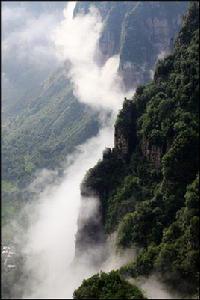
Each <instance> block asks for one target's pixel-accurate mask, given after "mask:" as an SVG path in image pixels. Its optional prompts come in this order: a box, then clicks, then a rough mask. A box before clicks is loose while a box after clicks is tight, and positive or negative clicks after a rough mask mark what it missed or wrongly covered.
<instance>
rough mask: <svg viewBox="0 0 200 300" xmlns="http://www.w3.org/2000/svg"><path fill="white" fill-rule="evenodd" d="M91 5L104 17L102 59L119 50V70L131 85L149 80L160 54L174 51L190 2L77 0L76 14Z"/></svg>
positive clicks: (129, 86)
mask: <svg viewBox="0 0 200 300" xmlns="http://www.w3.org/2000/svg"><path fill="white" fill-rule="evenodd" d="M91 6H95V7H96V8H98V10H99V12H100V14H101V16H102V20H103V21H104V30H103V32H102V35H101V38H100V41H99V48H100V50H101V54H102V57H101V62H102V63H103V62H104V61H105V60H107V59H108V58H109V57H111V56H113V55H116V54H119V55H120V65H119V73H120V74H121V75H122V77H123V79H124V84H125V88H127V89H128V88H135V87H136V86H138V85H139V84H143V83H145V82H147V81H149V80H150V79H151V78H152V76H153V72H154V66H155V63H156V61H157V60H158V58H162V57H164V55H167V54H168V53H170V51H171V50H172V44H173V39H174V37H175V35H176V34H177V33H178V31H179V28H180V25H181V17H182V15H183V14H184V13H185V11H186V9H187V6H188V2H183V1H179V2H178V1H177V2H166V1H165V2H153V1H151V2H150V1H149V2H142V1H123V2H120V1H119V2H110V1H105V2H101V1H100V2H92V1H86V2H78V3H77V5H76V8H75V12H74V14H75V15H76V14H78V13H88V12H89V8H90V7H91Z"/></svg>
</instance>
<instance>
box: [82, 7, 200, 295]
mask: <svg viewBox="0 0 200 300" xmlns="http://www.w3.org/2000/svg"><path fill="white" fill-rule="evenodd" d="M198 53H199V4H198V3H197V2H192V3H191V4H190V8H189V10H188V12H187V14H186V16H185V17H184V20H183V25H182V29H181V30H180V33H179V35H178V37H177V40H176V42H175V45H174V49H173V52H172V53H171V54H170V55H169V56H168V57H167V58H165V59H164V60H160V61H159V62H158V64H157V66H156V70H155V75H154V80H153V81H152V82H150V83H149V84H147V85H144V86H139V87H138V88H137V91H136V93H135V95H134V97H133V99H132V100H125V103H124V107H123V109H122V111H121V112H120V113H119V116H118V119H117V121H116V125H115V147H114V149H111V150H110V151H107V155H103V159H102V161H100V162H99V163H98V164H97V165H96V166H95V167H94V168H92V169H90V170H89V171H88V173H87V174H86V177H85V179H84V181H83V187H84V189H87V190H90V191H91V190H92V191H95V193H96V194H97V195H98V196H99V199H100V203H101V207H100V209H101V214H102V226H103V228H104V231H105V233H107V234H108V233H112V232H114V231H116V230H117V245H118V247H120V248H126V247H137V248H138V249H139V255H138V256H137V259H136V261H133V262H131V263H130V264H128V265H126V266H123V267H122V268H121V269H120V274H121V275H123V276H125V277H126V276H131V277H137V276H139V275H149V274H151V273H152V272H156V273H157V274H159V275H161V278H162V280H164V281H165V283H167V284H168V285H169V286H171V287H172V288H174V289H176V290H178V291H181V292H182V293H183V294H186V295H190V296H191V295H193V296H194V295H197V294H198V284H199V271H198V265H199V238H198V236H199V197H198V189H199V170H198V158H199V154H198V152H199V136H198V128H199V121H198V120H199V110H198V99H199V54H198ZM130 116H131V117H130ZM83 238H84V237H83Z"/></svg>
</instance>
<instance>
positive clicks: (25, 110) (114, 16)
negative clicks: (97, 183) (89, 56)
mask: <svg viewBox="0 0 200 300" xmlns="http://www.w3.org/2000/svg"><path fill="white" fill-rule="evenodd" d="M93 5H95V6H96V8H98V9H99V11H100V14H101V16H102V18H103V20H104V22H105V24H104V25H105V26H104V30H103V32H102V35H101V38H100V42H99V46H100V49H101V51H102V53H103V55H102V61H105V59H107V58H108V57H110V56H112V55H115V54H117V53H118V54H120V57H121V59H120V66H119V69H120V72H121V74H122V73H124V71H122V69H123V70H124V66H125V65H130V63H133V64H134V66H135V63H136V61H135V59H136V58H135V57H136V53H135V50H134V51H132V50H133V45H135V43H136V40H137V41H139V40H140V39H141V40H143V38H144V37H143V36H141V37H140V28H143V29H144V30H143V31H144V32H145V36H146V37H147V35H149V36H151V35H152V34H151V31H152V30H154V31H155V30H156V28H157V25H156V22H154V23H155V24H154V25H155V26H154V27H152V26H151V27H148V28H146V24H145V23H141V24H137V26H139V27H137V28H136V32H137V35H136V36H134V34H133V32H132V29H133V26H132V25H130V24H129V19H130V20H132V19H138V17H137V14H139V18H141V19H142V20H143V19H144V18H145V12H146V10H150V12H149V16H151V17H152V18H155V19H156V18H157V19H160V18H164V19H163V22H165V30H164V31H165V34H164V31H162V30H161V29H159V28H160V27H159V28H157V34H155V36H158V35H159V42H157V43H155V49H157V50H155V51H149V53H150V56H152V55H153V56H152V57H153V58H152V57H151V58H150V57H145V56H142V61H140V62H138V63H140V65H141V66H142V65H143V64H149V67H148V68H147V69H145V70H144V69H143V67H142V68H140V69H139V71H138V72H137V76H136V77H137V80H136V78H135V79H133V80H132V79H130V80H131V82H132V87H134V86H135V85H136V84H137V83H138V80H139V82H140V81H141V80H140V79H138V78H143V79H144V77H145V79H144V80H145V81H147V80H148V79H149V77H148V76H146V75H145V74H146V72H149V71H150V68H152V66H153V64H154V63H155V60H156V57H157V54H158V53H159V52H160V50H161V49H165V48H166V47H167V45H168V42H169V40H170V38H171V37H172V36H173V35H174V34H175V33H176V32H177V31H178V28H179V21H177V20H179V19H180V16H181V14H183V12H184V10H185V9H186V6H187V2H178V3H175V4H174V3H170V2H164V3H163V4H162V3H160V4H159V5H160V6H159V7H158V4H156V2H155V3H154V2H149V3H143V2H135V1H130V2H129V1H124V2H108V1H105V2H90V1H89V2H77V4H76V7H75V11H74V16H76V14H78V13H87V12H88V9H89V8H90V7H91V6H93ZM173 5H174V6H173ZM174 7H176V9H174ZM29 8H30V7H29ZM47 8H48V11H49V12H51V13H52V10H53V9H56V8H57V9H58V11H59V9H60V8H62V6H61V7H60V6H58V7H57V6H56V7H51V6H49V7H46V6H45V5H44V6H42V11H44V10H45V9H47ZM154 8H155V9H156V10H155V9H154ZM33 9H34V14H36V15H37V14H38V11H37V9H36V7H35V6H34V5H33ZM168 11H171V14H172V16H171V17H169V13H168V14H167V12H168ZM130 12H134V14H135V15H134V17H132V16H129V15H130ZM157 19H156V20H157ZM159 26H160V25H159ZM131 28H132V29H131ZM138 37H139V39H138ZM146 37H145V38H146ZM135 39H136V40H135ZM154 41H155V39H154V40H152V41H151V43H153V44H154ZM111 45H112V47H111ZM161 45H162V46H161ZM144 47H145V49H149V44H148V43H147V42H146V40H145V41H144ZM128 49H129V50H130V52H131V53H132V54H131V56H127V53H126V51H127V50H128ZM129 50H128V51H129ZM134 68H135V67H134ZM125 69H126V68H125ZM64 73H66V74H67V69H66V68H65V67H60V68H59V69H57V71H55V72H53V73H52V75H51V76H50V77H49V79H47V80H46V82H45V83H44V84H41V87H40V88H39V89H38V88H36V87H33V88H32V89H31V90H32V91H33V93H32V95H31V97H30V94H29V93H28V94H27V96H24V98H23V97H22V99H21V100H20V101H18V102H17V103H15V104H13V105H14V106H12V110H13V111H14V112H15V113H14V114H13V113H12V114H11V115H12V116H11V117H9V118H8V116H7V114H5V113H4V112H3V114H2V119H3V132H2V133H3V139H2V141H3V143H2V155H3V160H2V163H3V166H2V167H3V168H2V175H3V176H2V177H3V180H4V181H5V185H6V186H8V184H12V185H13V184H14V186H18V185H19V186H25V185H26V184H28V183H29V182H30V181H31V180H32V179H33V177H34V173H35V171H37V170H38V169H42V168H47V169H55V168H59V167H60V165H62V161H63V160H65V157H66V155H67V154H69V153H70V152H72V151H73V150H74V147H75V146H76V145H79V144H81V143H83V142H84V141H85V140H86V139H87V138H89V137H91V136H92V135H95V134H96V133H97V131H98V128H99V123H98V120H97V115H96V113H94V112H91V110H90V109H89V108H88V107H86V106H85V105H82V104H80V103H79V102H78V101H77V99H75V97H74V95H73V93H72V87H71V83H70V81H69V80H68V79H67V78H66V77H67V76H65V75H63V74H64ZM128 73H129V71H127V72H125V73H124V74H122V75H123V77H124V79H125V82H126V78H125V77H126V75H125V74H128ZM134 74H136V73H135V71H134ZM21 76H23V78H25V77H27V78H28V75H27V74H26V72H25V71H24V72H22V74H21V75H19V77H20V78H21ZM131 76H133V74H132V75H131ZM16 77H17V74H16ZM131 78H132V77H131ZM143 79H142V81H144V80H143ZM22 81H23V80H22ZM34 91H35V92H34ZM15 102H16V101H15ZM16 111H17V112H16ZM49 153H51V155H50V156H49ZM8 182H9V183H8ZM5 185H4V186H5Z"/></svg>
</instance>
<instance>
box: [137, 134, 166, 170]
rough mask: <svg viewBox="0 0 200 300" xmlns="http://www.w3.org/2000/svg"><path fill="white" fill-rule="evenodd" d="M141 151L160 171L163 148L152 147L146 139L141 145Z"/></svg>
mask: <svg viewBox="0 0 200 300" xmlns="http://www.w3.org/2000/svg"><path fill="white" fill-rule="evenodd" d="M141 149H142V153H143V155H144V157H146V158H147V159H148V160H149V161H151V162H152V163H153V164H154V166H155V168H156V169H159V168H160V164H161V156H162V150H161V148H159V147H157V146H155V145H150V143H149V141H148V140H146V139H145V140H143V141H142V143H141Z"/></svg>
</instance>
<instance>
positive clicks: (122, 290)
mask: <svg viewBox="0 0 200 300" xmlns="http://www.w3.org/2000/svg"><path fill="white" fill-rule="evenodd" d="M74 299H147V298H145V297H144V296H143V294H142V292H141V291H140V289H139V288H138V287H136V286H135V285H132V284H130V283H129V282H127V281H125V280H124V279H122V278H121V276H120V274H119V272H117V271H112V272H110V273H104V272H101V273H100V274H96V275H94V276H92V277H91V278H89V279H87V280H84V281H83V283H82V285H81V286H80V287H79V288H78V289H77V290H75V292H74Z"/></svg>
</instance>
